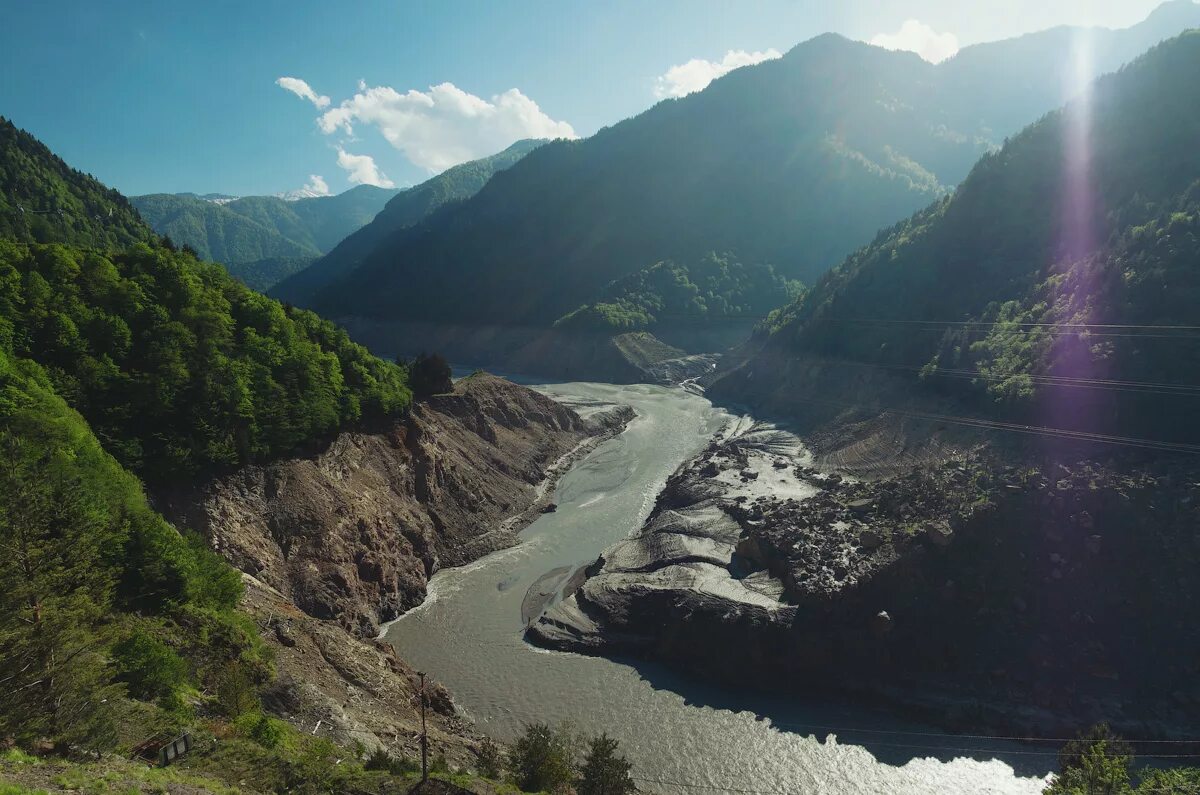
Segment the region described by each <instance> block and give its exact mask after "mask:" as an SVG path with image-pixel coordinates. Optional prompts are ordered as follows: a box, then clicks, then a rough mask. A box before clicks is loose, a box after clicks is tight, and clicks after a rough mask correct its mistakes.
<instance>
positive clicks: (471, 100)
mask: <svg viewBox="0 0 1200 795" xmlns="http://www.w3.org/2000/svg"><path fill="white" fill-rule="evenodd" d="M359 123H362V124H369V125H374V126H375V127H377V128H378V129H379V131H380V133H382V134H383V137H384V138H385V139H387V141H388V143H390V144H391V145H392V146H394V147H395V148H397V149H399V150H400V151H401V152H403V153H404V154H405V156H406V157H408V159H409V160H411V161H412V162H413V163H415V164H416V165H417V166H420V167H421V168H424V169H426V170H427V171H429V172H430V173H437V172H439V171H444V170H445V169H447V168H450V167H451V166H456V165H458V164H459V163H465V162H466V161H468V160H475V159H477V158H480V157H486V156H487V155H491V154H495V153H496V152H498V151H500V150H501V149H504V148H505V147H507V146H509V145H511V144H513V143H515V142H516V141H518V140H521V139H522V138H576V137H578V136H576V135H575V130H574V129H573V128H572V127H571V125H570V124H568V123H566V122H565V121H555V120H554V119H551V118H550V117H549V116H547V115H546V114H545V113H543V112H542V109H541V108H539V107H538V105H537V103H536V102H534V101H533V100H532V99H530V98H529V97H527V96H525V95H524V94H522V93H521V92H520V91H519V90H517V89H515V88H511V89H509V90H508V91H505V92H504V93H503V94H498V95H497V96H494V97H492V99H491V100H490V101H488V100H485V99H483V98H481V97H477V96H475V95H474V94H469V93H467V92H466V91H463V90H462V89H460V88H458V87H457V86H455V85H454V84H453V83H442V84H440V85H436V86H433V87H431V88H430V89H429V90H428V91H417V90H415V89H414V90H411V91H408V92H406V93H404V94H401V93H400V92H398V91H396V90H395V89H394V88H390V87H388V86H375V87H372V88H365V87H364V86H363V85H362V84H361V83H360V85H359V91H358V93H356V94H355V95H354V96H353V97H351V98H350V99H347V100H345V101H344V102H342V103H341V104H339V105H338V106H337V107H335V108H331V109H329V110H327V111H325V112H324V113H323V114H321V116H320V117H319V118H318V119H317V124H318V126H319V127H320V128H321V131H322V132H324V133H325V134H326V135H329V134H332V133H334V132H335V131H337V130H339V129H340V130H342V131H343V132H344V133H345V134H347V135H351V134H353V125H354V124H359ZM347 157H357V156H356V155H347ZM338 164H339V165H342V157H341V155H340V154H339V156H338ZM342 167H343V168H347V166H344V165H343V166H342ZM371 184H375V183H371Z"/></svg>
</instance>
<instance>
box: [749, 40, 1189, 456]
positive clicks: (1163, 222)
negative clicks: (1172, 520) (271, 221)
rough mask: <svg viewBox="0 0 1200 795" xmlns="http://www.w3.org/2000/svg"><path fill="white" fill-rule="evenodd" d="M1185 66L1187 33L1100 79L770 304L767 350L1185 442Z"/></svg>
mask: <svg viewBox="0 0 1200 795" xmlns="http://www.w3.org/2000/svg"><path fill="white" fill-rule="evenodd" d="M1198 66H1200V33H1194V32H1193V33H1188V34H1184V35H1183V36H1181V37H1179V38H1177V39H1174V40H1172V41H1170V42H1167V43H1165V44H1162V45H1160V46H1158V47H1157V48H1155V49H1154V50H1152V51H1150V52H1149V53H1148V54H1147V55H1146V56H1144V57H1142V58H1140V59H1139V60H1137V61H1136V62H1135V63H1134V64H1132V65H1130V66H1129V67H1127V68H1125V69H1123V70H1122V71H1121V72H1120V73H1118V74H1115V75H1112V76H1110V77H1106V78H1103V79H1101V80H1100V81H1098V82H1097V83H1096V84H1095V87H1094V90H1093V91H1092V93H1091V95H1090V98H1088V99H1085V100H1080V101H1077V102H1075V103H1073V104H1071V105H1069V106H1068V107H1067V108H1066V109H1064V110H1063V111H1059V112H1055V113H1052V114H1050V115H1049V116H1047V117H1046V118H1044V119H1042V120H1041V121H1040V122H1038V123H1037V124H1034V125H1032V126H1031V127H1029V128H1028V129H1027V130H1025V131H1024V132H1022V133H1021V134H1020V135H1018V136H1016V137H1014V138H1013V139H1012V140H1011V141H1009V143H1008V144H1007V145H1005V146H1004V148H1003V149H1001V150H1000V151H998V152H996V153H993V154H989V155H987V156H985V157H984V158H983V160H982V161H981V162H980V163H979V164H978V165H977V166H976V167H975V169H974V170H973V171H972V172H971V174H970V176H969V177H968V178H967V180H966V181H965V182H964V183H963V185H962V186H961V187H960V188H959V189H958V190H957V191H956V192H955V194H954V195H953V196H951V197H947V198H946V199H944V200H941V201H939V202H937V203H935V204H933V205H931V206H930V207H928V208H927V209H925V210H923V211H922V212H919V213H917V214H916V215H914V216H913V217H912V218H910V219H908V220H907V221H904V222H901V223H900V224H897V225H895V226H894V227H892V228H890V229H888V230H885V231H884V232H881V233H880V234H879V235H878V237H877V238H876V240H875V241H874V242H873V243H872V244H871V245H869V246H866V247H865V248H863V249H861V250H860V251H858V252H856V253H855V254H854V255H852V256H851V257H849V258H848V259H847V260H846V261H845V262H843V263H842V264H841V265H839V266H838V267H837V268H835V269H834V270H833V271H832V272H831V273H830V274H828V275H827V276H826V277H825V278H824V279H822V280H821V281H820V282H819V283H818V284H817V285H816V286H815V287H814V288H813V289H812V290H811V291H810V292H809V293H807V294H806V295H804V296H803V297H801V298H800V299H799V300H798V301H796V302H795V303H793V304H792V305H790V306H789V307H787V308H786V309H784V310H783V311H782V312H781V313H779V314H778V315H777V316H776V317H775V318H774V319H773V320H772V324H771V325H772V327H771V329H770V331H771V337H770V341H769V342H768V348H769V350H772V351H778V350H786V351H789V352H791V353H792V354H802V353H803V354H812V355H819V356H822V357H826V358H828V359H832V360H835V361H838V360H849V361H852V362H855V363H860V364H861V363H865V364H871V365H877V366H879V367H885V368H890V369H891V370H892V371H893V372H900V373H903V372H905V371H908V372H909V373H910V375H911V376H912V377H913V378H914V379H915V378H916V377H917V375H918V373H919V375H920V378H921V380H922V381H923V382H924V383H925V384H926V385H928V386H931V387H935V388H937V389H939V390H942V391H947V390H948V391H950V392H952V393H954V394H956V395H958V396H960V397H962V398H964V399H967V400H972V401H974V402H976V403H978V404H979V405H980V406H981V407H983V408H985V409H986V410H988V411H992V412H997V413H1002V414H1010V415H1017V416H1023V417H1037V418H1040V420H1042V421H1043V422H1045V421H1050V424H1055V423H1065V424H1066V425H1067V426H1076V425H1078V426H1087V425H1088V424H1089V423H1091V424H1092V425H1093V426H1095V425H1096V424H1099V425H1100V426H1104V427H1109V428H1111V427H1115V426H1117V425H1119V426H1120V427H1122V428H1124V429H1125V430H1126V431H1128V432H1129V435H1139V434H1155V435H1161V436H1164V437H1170V438H1176V439H1178V438H1181V437H1186V438H1187V439H1190V440H1193V441H1194V440H1196V439H1197V438H1200V436H1198V435H1197V432H1196V426H1195V424H1194V423H1188V422H1186V421H1185V420H1184V418H1185V417H1187V416H1190V412H1191V408H1192V407H1191V403H1189V402H1188V400H1189V398H1190V397H1191V394H1190V390H1189V388H1188V385H1194V384H1196V377H1195V376H1196V373H1197V372H1200V346H1198V345H1197V344H1196V343H1197V336H1196V332H1195V331H1194V329H1195V327H1196V326H1197V325H1200V270H1197V268H1196V262H1197V261H1200V153H1198V151H1197V149H1196V147H1195V145H1194V142H1195V141H1196V140H1197V138H1198V136H1200V89H1198V88H1197V84H1196V82H1195V81H1193V80H1191V77H1190V76H1191V75H1192V74H1194V73H1195V71H1196V69H1197V68H1198ZM1080 131H1084V134H1083V136H1082V137H1081V133H1080ZM1114 381H1115V382H1118V383H1113V382H1114ZM1130 384H1133V385H1135V386H1129V385H1130ZM1155 385H1158V386H1155ZM1164 385H1166V386H1164ZM1114 387H1122V389H1120V390H1116V389H1114ZM1126 387H1128V388H1126ZM1151 387H1153V388H1151ZM1059 405H1062V406H1066V410H1062V411H1059V410H1056V406H1059Z"/></svg>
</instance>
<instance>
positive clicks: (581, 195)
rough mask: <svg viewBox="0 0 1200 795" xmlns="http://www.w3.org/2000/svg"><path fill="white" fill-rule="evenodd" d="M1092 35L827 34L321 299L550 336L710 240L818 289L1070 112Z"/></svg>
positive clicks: (652, 119)
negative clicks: (946, 47)
mask: <svg viewBox="0 0 1200 795" xmlns="http://www.w3.org/2000/svg"><path fill="white" fill-rule="evenodd" d="M1189 24H1190V25H1196V24H1200V9H1198V8H1197V7H1196V6H1195V5H1194V4H1187V3H1185V4H1176V5H1172V6H1169V7H1168V9H1167V11H1166V12H1160V13H1157V14H1155V15H1153V16H1152V17H1151V18H1149V19H1148V20H1147V21H1146V22H1144V23H1142V24H1140V25H1137V26H1135V27H1133V28H1129V29H1127V30H1123V31H1110V32H1104V33H1097V34H1096V39H1097V42H1098V46H1097V47H1096V50H1095V52H1094V55H1095V58H1094V60H1093V61H1091V69H1092V70H1093V71H1092V72H1091V73H1092V74H1099V73H1101V72H1103V71H1106V70H1110V69H1114V68H1116V67H1117V66H1119V65H1120V63H1121V62H1122V61H1123V60H1124V59H1126V58H1128V57H1131V56H1132V55H1134V54H1136V53H1137V52H1139V51H1140V50H1141V48H1144V47H1145V46H1147V45H1148V44H1152V43H1154V42H1156V41H1158V40H1159V39H1161V38H1165V37H1168V36H1171V35H1175V34H1176V33H1178V32H1179V30H1180V29H1182V28H1183V27H1186V26H1188V25H1189ZM1080 35H1081V34H1080V32H1079V31H1073V30H1069V29H1059V30H1055V31H1047V32H1045V33H1040V34H1033V35H1031V36H1026V37H1022V38H1020V39H1013V40H1009V41H1006V42H997V43H994V44H990V45H986V50H982V49H981V50H979V51H974V48H966V49H964V50H963V51H962V52H961V53H960V54H959V55H958V56H957V57H955V58H952V59H949V60H947V61H945V62H943V63H941V64H938V65H933V64H930V63H927V62H925V61H923V60H922V59H920V58H919V57H918V56H916V55H915V54H913V53H909V52H889V51H885V50H882V49H879V48H876V47H870V46H868V45H866V44H863V43H860V42H853V41H849V40H846V39H844V38H842V37H839V36H836V35H824V36H819V37H817V38H814V39H812V40H809V41H806V42H803V43H802V44H799V45H797V46H796V47H795V48H793V49H792V50H791V51H790V52H788V53H787V54H785V55H784V56H783V57H782V58H779V59H776V60H772V61H767V62H764V63H761V64H758V65H756V66H751V67H746V68H743V69H738V70H735V71H733V72H731V73H730V74H728V75H726V76H724V77H722V78H721V79H719V80H716V81H714V82H713V83H712V84H711V85H709V86H708V87H707V88H706V89H704V90H703V91H700V92H698V93H695V94H692V95H689V96H687V97H684V98H682V99H673V100H667V101H664V102H661V103H659V104H658V105H656V106H654V107H653V108H651V109H650V110H648V111H646V112H645V113H642V114H641V115H639V116H636V117H634V118H631V119H628V120H625V121H622V122H620V123H619V124H616V125H614V126H612V127H608V128H605V129H602V130H600V131H599V132H597V133H596V134H595V135H593V136H591V137H590V138H587V139H584V140H578V141H554V142H551V143H548V144H546V145H544V146H542V147H539V148H538V149H537V150H535V151H533V152H531V153H530V154H529V155H527V156H526V157H525V158H523V159H522V160H521V161H519V162H518V163H516V164H515V165H513V166H512V167H511V168H509V169H507V170H506V171H504V172H502V173H500V174H498V175H496V177H494V178H493V179H492V180H491V181H490V182H488V184H487V185H486V186H485V187H484V188H483V189H482V190H481V191H480V192H479V193H478V194H477V195H475V196H474V197H472V198H471V199H469V200H467V201H465V202H462V203H459V204H455V205H449V206H447V207H445V208H443V210H441V211H439V212H437V213H434V214H433V215H431V216H430V217H429V218H427V219H426V220H425V221H423V222H422V223H421V224H418V225H417V226H415V227H412V228H411V229H409V230H407V231H404V232H402V233H398V234H394V235H392V236H391V237H389V238H387V239H386V240H385V241H382V242H381V243H380V244H378V245H377V246H376V247H375V249H374V250H373V251H372V252H371V253H370V254H368V255H367V256H365V257H363V259H362V261H361V265H359V266H358V267H357V268H356V269H354V270H353V271H351V272H349V273H347V274H345V275H344V277H343V278H341V279H339V280H338V281H337V282H336V283H334V284H331V285H330V286H329V288H328V289H327V290H325V291H324V292H323V294H322V295H320V296H318V297H317V298H316V300H315V301H314V302H313V304H312V306H313V307H314V308H315V309H317V311H321V312H324V313H326V314H328V315H330V316H334V317H346V316H366V317H369V318H372V319H377V320H385V321H386V320H392V321H397V322H406V323H409V324H410V325H413V326H414V327H415V325H416V324H418V323H424V324H426V326H425V327H426V328H432V331H431V332H429V334H430V338H431V339H437V338H438V334H439V333H441V331H442V330H441V329H438V328H434V327H435V326H443V327H452V328H464V327H465V328H471V327H474V328H478V327H492V326H505V327H510V328H528V327H542V328H546V327H549V326H550V325H551V324H553V322H554V321H555V320H557V319H558V318H560V317H562V316H563V315H565V314H567V313H568V312H571V311H573V310H575V309H577V308H578V307H580V306H582V305H588V304H596V303H598V302H603V301H604V299H603V298H602V295H603V291H604V289H605V287H606V285H608V284H609V283H611V282H613V281H615V280H618V279H621V278H622V277H625V276H628V275H630V274H631V273H634V272H636V271H637V270H640V269H641V268H644V267H645V266H646V264H647V263H653V262H659V261H663V260H667V259H669V260H672V261H674V262H677V263H690V262H693V261H696V260H697V259H699V258H700V257H702V256H703V255H704V254H705V253H707V252H710V251H729V252H735V254H736V256H737V257H738V258H739V259H740V260H741V261H742V262H769V263H772V264H774V265H775V267H776V268H777V269H778V271H779V273H780V274H781V275H783V276H784V277H786V278H789V279H799V280H802V281H804V282H805V283H811V282H813V281H815V279H816V278H817V277H818V276H819V275H821V274H822V273H823V272H825V270H827V269H828V268H829V267H831V266H832V265H834V264H836V263H837V262H838V261H839V260H841V259H842V258H844V257H845V256H846V255H847V254H849V253H850V252H852V251H853V250H854V249H855V248H856V247H857V246H861V245H862V244H864V243H866V242H867V241H869V240H870V239H871V237H872V236H873V235H874V234H875V232H876V231H877V230H878V229H879V228H880V227H882V226H885V225H888V224H892V223H895V221H896V220H897V219H899V218H903V217H906V216H908V215H910V214H911V213H912V212H913V211H915V210H917V209H919V208H921V207H923V206H926V205H928V204H929V203H930V202H931V201H934V200H936V199H938V198H939V197H942V196H944V195H946V194H947V192H948V191H950V190H951V189H952V188H953V187H954V186H955V185H956V184H957V183H958V182H960V181H961V180H962V179H963V178H964V177H965V176H966V175H967V173H968V172H969V170H970V168H971V166H972V165H973V164H974V163H975V162H976V161H977V160H978V159H979V157H980V156H981V155H983V154H985V153H987V152H989V151H991V150H993V149H994V148H996V147H998V146H1000V145H1001V144H1002V142H1003V139H1004V136H1006V135H1009V134H1012V133H1014V132H1016V131H1017V129H1018V128H1019V125H1021V124H1026V123H1029V122H1031V121H1034V120H1035V119H1036V118H1037V117H1038V116H1039V115H1040V114H1043V113H1045V112H1047V111H1048V110H1050V109H1051V108H1053V107H1055V106H1057V105H1058V104H1060V102H1061V101H1062V85H1063V84H1062V82H1060V81H1058V80H1056V79H1054V77H1055V76H1057V75H1066V74H1068V73H1069V72H1070V69H1072V68H1074V65H1075V63H1076V58H1075V55H1074V52H1075V46H1074V45H1073V41H1074V39H1076V38H1079V37H1080ZM981 47H983V45H981ZM1029 63H1035V64H1037V72H1038V79H1037V80H1036V81H1031V80H1030V79H1028V78H1029V74H1028V73H1029V72H1030V71H1031V68H1030V67H1028V66H1027V64H1029ZM1014 82H1015V83H1017V84H1019V85H1020V86H1021V89H1020V90H1011V89H1010V88H1009V85H1010V83H1014Z"/></svg>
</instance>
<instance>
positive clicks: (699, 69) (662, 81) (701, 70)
mask: <svg viewBox="0 0 1200 795" xmlns="http://www.w3.org/2000/svg"><path fill="white" fill-rule="evenodd" d="M779 56H780V52H779V50H775V49H770V50H764V51H762V52H746V51H745V50H730V51H729V52H727V53H725V57H724V58H722V59H721V60H719V61H706V60H704V59H702V58H693V59H692V60H690V61H688V62H687V63H681V64H676V65H675V66H672V67H671V68H670V69H668V70H667V71H666V74H663V75H661V76H659V77H658V78H656V79H655V81H654V95H655V96H656V97H658V98H659V99H666V98H667V97H685V96H687V95H688V94H691V93H694V92H696V91H701V90H703V89H704V87H705V86H707V85H708V84H709V83H711V82H712V81H714V80H716V79H717V78H718V77H721V76H722V75H724V74H727V73H729V72H732V71H733V70H734V69H737V68H738V67H741V66H750V65H752V64H756V63H762V62H763V61H769V60H770V59H772V58H778V57H779Z"/></svg>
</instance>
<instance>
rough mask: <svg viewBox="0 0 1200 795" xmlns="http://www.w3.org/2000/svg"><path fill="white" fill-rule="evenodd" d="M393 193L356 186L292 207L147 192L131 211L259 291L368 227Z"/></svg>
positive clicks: (259, 199) (254, 199)
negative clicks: (363, 227) (365, 226)
mask: <svg viewBox="0 0 1200 795" xmlns="http://www.w3.org/2000/svg"><path fill="white" fill-rule="evenodd" d="M394 194H395V191H391V190H385V189H383V188H376V187H374V186H372V185H359V186H358V187H356V188H351V189H350V190H348V191H346V192H344V193H341V194H338V195H337V196H318V197H312V198H303V199H297V200H293V201H288V200H285V199H282V198H280V197H278V196H246V197H242V198H236V197H220V200H219V201H216V200H214V199H213V195H209V196H196V195H195V194H186V193H181V194H167V193H155V194H148V195H145V196H135V197H134V198H133V199H132V202H133V205H134V206H135V207H136V208H137V210H138V212H140V213H141V215H142V217H143V218H144V219H146V221H147V222H148V223H149V224H150V225H151V226H152V227H153V228H154V230H155V231H157V232H158V233H160V234H163V235H167V236H168V237H170V238H171V239H172V240H174V241H175V242H176V243H178V244H180V245H187V246H190V247H191V248H193V249H194V250H195V251H196V252H197V253H198V254H199V255H200V256H201V257H202V258H203V259H206V260H211V261H216V262H220V263H223V264H224V265H225V266H226V268H227V269H228V270H229V271H230V273H232V274H233V275H234V276H236V277H237V278H239V279H241V280H242V281H243V282H244V283H246V284H247V285H248V286H250V287H253V288H255V289H260V290H265V289H267V288H268V287H270V286H272V285H274V284H275V283H277V282H278V281H280V280H281V279H283V278H285V277H287V276H289V275H291V274H292V273H295V272H297V271H299V270H301V269H303V268H304V267H307V266H308V265H309V264H310V263H311V262H312V261H313V260H314V259H316V258H317V257H319V256H320V255H321V254H322V253H324V252H326V251H328V250H329V249H331V248H333V247H334V246H336V245H337V243H338V242H339V241H341V240H342V238H344V237H346V235H348V234H350V233H351V232H353V231H355V230H356V229H358V228H359V227H361V226H363V225H364V224H366V223H368V222H370V220H371V219H372V218H374V217H375V214H376V213H377V212H378V211H379V209H380V208H381V207H383V205H384V204H385V203H386V202H387V200H388V199H389V198H390V197H391V196H393V195H394Z"/></svg>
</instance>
